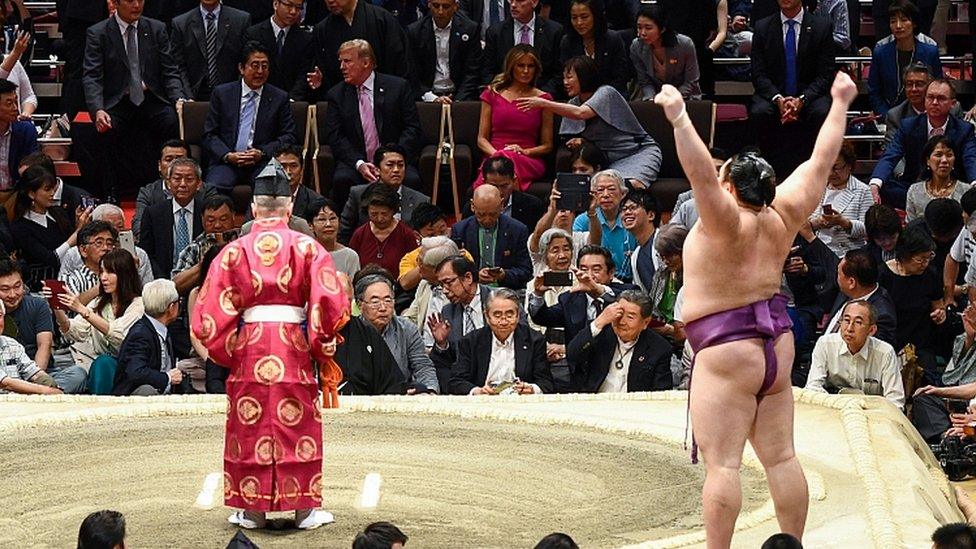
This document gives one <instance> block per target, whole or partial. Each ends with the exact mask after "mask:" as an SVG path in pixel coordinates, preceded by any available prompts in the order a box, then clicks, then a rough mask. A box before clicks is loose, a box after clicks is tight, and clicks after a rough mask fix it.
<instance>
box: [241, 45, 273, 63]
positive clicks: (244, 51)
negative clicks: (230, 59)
mask: <svg viewBox="0 0 976 549" xmlns="http://www.w3.org/2000/svg"><path fill="white" fill-rule="evenodd" d="M255 53H263V54H264V55H265V56H266V57H267V58H268V59H269V60H270V59H271V52H270V51H268V48H266V47H264V44H262V43H261V42H258V41H257V40H249V41H247V42H245V43H244V47H243V48H241V57H240V61H241V63H240V64H241V66H242V67H243V66H244V65H247V62H248V60H250V59H251V56H252V55H254V54H255Z"/></svg>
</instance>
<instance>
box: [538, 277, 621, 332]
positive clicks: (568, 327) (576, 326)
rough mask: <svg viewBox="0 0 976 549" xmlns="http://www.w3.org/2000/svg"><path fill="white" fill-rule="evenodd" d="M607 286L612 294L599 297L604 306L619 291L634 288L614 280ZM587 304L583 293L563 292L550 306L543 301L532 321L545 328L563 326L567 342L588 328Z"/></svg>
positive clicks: (613, 299)
mask: <svg viewBox="0 0 976 549" xmlns="http://www.w3.org/2000/svg"><path fill="white" fill-rule="evenodd" d="M609 286H610V288H611V289H612V290H613V294H610V293H609V292H608V293H606V294H604V295H603V297H602V298H601V299H603V304H604V306H606V305H609V304H611V303H614V302H615V301H617V296H619V295H620V293H621V292H623V291H625V290H631V289H635V288H636V286H633V285H630V284H618V283H615V282H611V283H610V284H609ZM588 306H589V301H588V300H587V299H586V294H585V293H583V292H564V293H562V294H560V295H559V298H558V301H557V302H556V304H554V305H552V306H551V307H550V306H549V305H546V303H545V301H543V302H542V307H540V308H539V309H538V310H537V311H536V312H535V314H533V315H532V322H535V323H536V324H538V325H539V326H545V327H547V328H563V329H564V330H565V331H566V341H567V342H569V341H570V340H572V339H573V338H574V337H576V334H578V333H579V332H581V331H583V330H588V329H589V328H587V326H588V325H589V323H590V321H589V319H588V317H587V307H588Z"/></svg>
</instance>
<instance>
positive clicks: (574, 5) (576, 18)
mask: <svg viewBox="0 0 976 549" xmlns="http://www.w3.org/2000/svg"><path fill="white" fill-rule="evenodd" d="M569 15H570V21H572V26H571V27H568V28H566V34H565V35H563V39H562V40H561V41H560V42H559V64H560V67H562V65H563V64H565V63H566V61H569V60H570V59H572V58H574V57H576V56H579V55H592V56H593V59H594V60H595V61H596V62H597V65H598V67H599V70H600V81H601V83H602V84H608V85H610V86H613V87H614V88H616V89H617V91H618V92H620V93H621V94H622V95H627V83H628V82H629V81H630V79H631V76H632V73H633V69H632V68H631V67H630V66H628V64H627V63H622V62H621V60H625V59H627V45H626V44H624V41H623V39H622V38H621V37H620V35H619V34H618V33H616V32H610V31H609V29H608V28H607V13H606V8H605V7H604V4H603V0H572V1H571V2H570V6H569ZM588 44H592V45H588Z"/></svg>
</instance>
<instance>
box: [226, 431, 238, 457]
mask: <svg viewBox="0 0 976 549" xmlns="http://www.w3.org/2000/svg"><path fill="white" fill-rule="evenodd" d="M227 457H229V458H230V459H233V460H238V459H241V441H239V440H237V437H235V436H234V435H231V436H229V437H227Z"/></svg>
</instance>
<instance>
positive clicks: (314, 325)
mask: <svg viewBox="0 0 976 549" xmlns="http://www.w3.org/2000/svg"><path fill="white" fill-rule="evenodd" d="M308 325H309V327H310V328H311V330H310V331H312V332H319V331H321V330H322V305H320V304H318V303H315V304H314V305H312V311H311V314H310V315H309V319H308Z"/></svg>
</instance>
